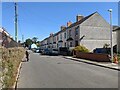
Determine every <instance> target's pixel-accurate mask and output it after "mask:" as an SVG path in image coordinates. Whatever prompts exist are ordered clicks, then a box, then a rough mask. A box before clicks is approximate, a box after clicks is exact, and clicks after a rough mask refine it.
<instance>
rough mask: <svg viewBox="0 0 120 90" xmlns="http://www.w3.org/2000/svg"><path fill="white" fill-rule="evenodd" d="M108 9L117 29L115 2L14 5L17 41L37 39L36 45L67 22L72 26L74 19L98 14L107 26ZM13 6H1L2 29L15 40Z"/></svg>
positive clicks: (20, 3) (11, 4)
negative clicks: (16, 20)
mask: <svg viewBox="0 0 120 90" xmlns="http://www.w3.org/2000/svg"><path fill="white" fill-rule="evenodd" d="M108 9H112V10H113V12H112V24H113V25H118V3H117V2H18V40H21V41H22V35H24V41H25V40H26V39H27V38H31V39H32V38H33V37H37V38H38V40H39V41H41V40H43V39H44V38H46V37H48V36H49V34H50V33H56V32H58V31H59V30H60V26H62V25H65V26H66V25H67V22H68V21H71V22H73V23H74V22H75V21H76V15H83V16H88V15H90V14H92V13H94V12H96V11H97V12H98V13H99V14H100V15H101V16H102V17H103V18H104V19H105V20H106V21H107V22H108V23H109V21H110V17H109V16H110V14H109V12H108V11H107V10H108ZM14 16H15V15H14V3H13V2H3V3H2V26H3V27H4V28H5V29H6V30H7V32H9V33H10V35H12V36H13V38H14V37H15V34H14V33H15V30H14Z"/></svg>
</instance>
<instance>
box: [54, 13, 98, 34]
mask: <svg viewBox="0 0 120 90" xmlns="http://www.w3.org/2000/svg"><path fill="white" fill-rule="evenodd" d="M95 13H98V12H94V13H92V14H90V15H88V16H86V17H84V18H83V19H81V20H80V21H77V22H75V23H73V24H71V25H70V26H69V27H66V28H65V29H63V30H60V31H59V32H57V33H55V34H54V36H55V35H58V34H59V33H61V32H64V31H65V30H66V29H68V28H71V27H74V26H76V25H79V24H81V23H83V22H84V21H85V20H87V19H88V18H89V17H91V16H92V15H94V14H95Z"/></svg>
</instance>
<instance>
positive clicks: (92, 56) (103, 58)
mask: <svg viewBox="0 0 120 90" xmlns="http://www.w3.org/2000/svg"><path fill="white" fill-rule="evenodd" d="M74 56H75V57H76V58H81V59H88V60H92V61H97V62H110V58H109V55H108V54H97V53H83V52H78V51H76V53H75V55H74Z"/></svg>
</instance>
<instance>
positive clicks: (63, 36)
mask: <svg viewBox="0 0 120 90" xmlns="http://www.w3.org/2000/svg"><path fill="white" fill-rule="evenodd" d="M114 36H116V33H114ZM46 40H47V42H50V43H45V42H46ZM116 43H117V41H116V39H115V40H114V43H113V46H114V45H115V44H116ZM105 44H110V25H109V23H108V22H107V21H106V20H105V19H104V18H103V17H102V16H101V15H100V14H99V13H98V12H95V13H92V14H91V15H88V16H86V17H84V16H82V15H77V16H76V22H74V23H72V22H71V21H69V22H67V26H61V30H60V31H58V32H57V33H55V34H52V35H50V36H49V37H47V38H46V39H44V40H43V41H41V46H42V48H57V49H58V48H59V47H68V48H73V47H75V46H78V45H84V46H85V47H87V48H88V49H89V50H90V51H93V50H94V49H95V48H102V47H103V46H104V45H105Z"/></svg>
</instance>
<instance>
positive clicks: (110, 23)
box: [108, 9, 113, 62]
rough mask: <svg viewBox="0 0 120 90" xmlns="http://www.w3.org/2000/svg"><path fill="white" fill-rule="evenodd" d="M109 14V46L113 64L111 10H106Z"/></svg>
mask: <svg viewBox="0 0 120 90" xmlns="http://www.w3.org/2000/svg"><path fill="white" fill-rule="evenodd" d="M108 11H109V13H110V45H111V61H112V62H113V41H112V38H113V37H112V30H113V28H112V9H109V10H108Z"/></svg>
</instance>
